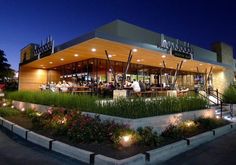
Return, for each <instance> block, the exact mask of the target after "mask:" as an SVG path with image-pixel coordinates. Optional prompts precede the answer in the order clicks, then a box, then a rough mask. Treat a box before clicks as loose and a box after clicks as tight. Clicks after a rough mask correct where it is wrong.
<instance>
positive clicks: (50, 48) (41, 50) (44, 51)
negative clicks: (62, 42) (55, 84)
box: [34, 36, 54, 59]
mask: <svg viewBox="0 0 236 165" xmlns="http://www.w3.org/2000/svg"><path fill="white" fill-rule="evenodd" d="M52 53H54V41H53V40H52V38H51V37H50V36H49V37H48V38H47V39H46V43H45V44H43V43H41V45H40V46H35V48H34V56H38V59H39V58H41V57H44V56H47V55H50V54H52Z"/></svg>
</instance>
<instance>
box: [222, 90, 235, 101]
mask: <svg viewBox="0 0 236 165" xmlns="http://www.w3.org/2000/svg"><path fill="white" fill-rule="evenodd" d="M223 101H224V102H225V103H229V104H236V88H235V87H233V86H229V87H228V88H227V89H226V90H225V91H224V93H223Z"/></svg>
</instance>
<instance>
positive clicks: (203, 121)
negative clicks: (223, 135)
mask: <svg viewBox="0 0 236 165" xmlns="http://www.w3.org/2000/svg"><path fill="white" fill-rule="evenodd" d="M196 121H197V122H198V123H199V124H200V126H201V127H202V128H204V129H207V130H211V129H214V128H217V127H220V126H223V125H226V124H228V123H229V122H228V121H226V120H223V119H216V118H198V119H197V120H196Z"/></svg>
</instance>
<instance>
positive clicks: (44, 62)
mask: <svg viewBox="0 0 236 165" xmlns="http://www.w3.org/2000/svg"><path fill="white" fill-rule="evenodd" d="M92 48H95V49H96V51H95V52H92V51H91V49H92ZM134 48H136V49H137V52H133V58H132V61H131V63H135V64H143V65H148V66H154V67H163V60H164V61H165V64H166V68H169V69H175V68H176V65H177V64H179V63H180V62H181V61H182V60H184V59H183V58H178V57H175V56H173V55H170V54H163V53H162V52H159V51H154V50H150V49H144V48H139V47H134V46H133V45H128V44H124V43H120V42H114V41H110V40H105V39H101V38H93V39H89V40H87V41H85V42H82V43H80V44H77V45H74V46H72V47H69V48H66V49H64V50H62V51H59V52H56V53H54V54H52V55H50V56H47V57H44V58H41V59H38V60H35V61H33V62H30V63H28V64H25V65H22V66H21V67H32V68H43V69H50V68H55V67H57V66H61V65H65V64H69V63H72V62H77V61H81V60H86V59H89V58H99V59H106V55H105V53H104V52H105V50H107V51H108V53H109V55H110V57H111V60H114V61H122V62H127V58H128V55H129V51H130V50H131V49H134ZM75 54H78V56H77V57H76V56H75ZM61 59H63V60H61ZM211 67H212V68H213V72H215V71H222V70H224V67H222V66H219V65H214V64H210V63H205V62H200V61H196V60H184V63H183V65H182V68H181V70H182V71H187V72H199V73H204V72H205V70H206V69H207V70H210V68H211ZM197 68H198V69H197Z"/></svg>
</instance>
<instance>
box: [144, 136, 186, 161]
mask: <svg viewBox="0 0 236 165" xmlns="http://www.w3.org/2000/svg"><path fill="white" fill-rule="evenodd" d="M189 149H190V148H189V147H188V142H187V140H181V141H177V142H175V143H172V144H169V145H166V146H164V147H161V148H158V149H154V150H151V151H147V152H146V153H147V155H148V161H147V164H157V163H161V162H164V161H165V160H168V159H170V158H172V157H174V156H176V155H178V154H180V153H183V152H185V151H187V150H189Z"/></svg>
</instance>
